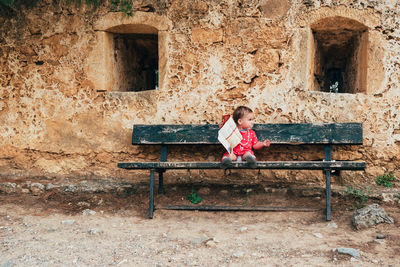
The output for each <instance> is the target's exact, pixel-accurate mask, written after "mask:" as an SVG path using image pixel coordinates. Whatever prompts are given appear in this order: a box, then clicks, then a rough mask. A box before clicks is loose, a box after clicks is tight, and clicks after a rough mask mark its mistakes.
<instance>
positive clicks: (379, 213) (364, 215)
mask: <svg viewBox="0 0 400 267" xmlns="http://www.w3.org/2000/svg"><path fill="white" fill-rule="evenodd" d="M351 223H352V224H353V226H354V227H355V228H356V229H358V230H359V229H363V228H368V227H371V226H374V225H377V224H379V223H389V224H390V223H394V221H393V218H392V217H390V216H389V215H387V214H386V212H385V210H384V209H383V208H381V207H379V205H378V204H372V205H369V206H367V207H365V208H362V209H358V210H356V211H355V212H354V214H353V217H352V219H351Z"/></svg>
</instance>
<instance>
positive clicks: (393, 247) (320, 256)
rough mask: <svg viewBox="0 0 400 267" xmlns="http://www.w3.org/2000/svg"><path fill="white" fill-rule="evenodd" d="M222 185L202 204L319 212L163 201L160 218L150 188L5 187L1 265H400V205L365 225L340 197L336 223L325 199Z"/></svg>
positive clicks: (175, 196)
mask: <svg viewBox="0 0 400 267" xmlns="http://www.w3.org/2000/svg"><path fill="white" fill-rule="evenodd" d="M218 190H219V191H220V193H219V194H214V191H213V190H210V189H209V188H206V190H203V193H204V195H203V202H202V203H203V204H235V205H237V204H240V205H264V206H265V205H267V206H303V207H315V208H317V209H318V210H317V211H313V212H293V211H285V212H198V211H197V212H196V211H168V210H161V209H159V210H156V211H155V215H154V218H153V219H151V220H150V219H147V194H146V192H120V193H115V194H92V195H76V194H75V195H72V194H71V195H67V194H55V193H54V194H52V193H48V194H46V195H42V196H32V195H29V194H24V195H1V196H0V201H1V202H0V203H1V204H0V242H1V249H0V266H245V265H247V266H400V256H399V255H400V224H399V219H400V214H399V207H400V206H399V205H398V204H383V203H380V204H381V206H382V207H384V208H385V210H386V212H387V213H388V214H389V215H390V216H392V217H393V218H394V219H395V224H392V225H388V224H380V225H377V226H376V227H372V228H368V229H365V230H360V231H355V230H354V229H353V228H352V226H351V222H350V220H351V216H352V214H353V211H351V210H349V207H351V206H352V204H353V203H354V200H353V199H343V198H342V197H341V198H338V197H333V201H332V202H333V211H332V221H331V222H327V221H325V216H324V211H323V208H324V201H325V200H324V198H319V197H311V198H304V197H303V198H300V197H294V196H288V195H277V194H266V193H265V192H264V193H262V192H258V191H257V190H252V191H250V192H248V191H246V190H243V188H225V189H221V188H219V189H218ZM188 192H189V193H190V189H189V188H177V187H172V188H169V189H168V193H167V194H166V195H164V196H160V197H157V199H156V202H157V205H158V206H162V205H164V204H167V203H176V202H180V203H181V204H182V203H185V204H190V203H189V202H188V200H187V198H186V196H187V195H188ZM246 192H247V193H246ZM217 196H218V197H217ZM372 202H375V203H376V201H370V203H372ZM370 203H369V204H370ZM329 223H335V224H336V225H337V228H335V227H332V226H334V225H333V224H329ZM377 235H384V238H383V239H376V237H377ZM339 247H346V248H353V249H357V250H359V251H360V253H361V258H360V259H355V258H352V257H351V256H349V255H344V254H339V253H338V252H337V251H335V249H336V248H339Z"/></svg>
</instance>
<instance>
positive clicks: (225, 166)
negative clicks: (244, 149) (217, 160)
mask: <svg viewBox="0 0 400 267" xmlns="http://www.w3.org/2000/svg"><path fill="white" fill-rule="evenodd" d="M230 167H232V160H231V159H230V158H223V159H222V161H221V168H222V169H228V168H230Z"/></svg>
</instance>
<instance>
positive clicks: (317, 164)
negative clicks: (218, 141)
mask: <svg viewBox="0 0 400 267" xmlns="http://www.w3.org/2000/svg"><path fill="white" fill-rule="evenodd" d="M118 167H119V168H123V169H130V170H135V169H136V170H140V169H142V170H147V169H155V170H157V169H221V163H220V162H120V163H118ZM364 168H365V162H357V161H258V162H257V167H256V168H255V169H292V170H293V169H297V170H325V169H332V170H363V169H364ZM231 169H249V167H248V166H247V164H246V162H234V163H233V166H232V168H231Z"/></svg>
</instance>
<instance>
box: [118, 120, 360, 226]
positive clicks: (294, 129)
mask: <svg viewBox="0 0 400 267" xmlns="http://www.w3.org/2000/svg"><path fill="white" fill-rule="evenodd" d="M253 129H254V131H255V132H256V134H257V137H258V139H259V140H264V139H269V140H270V141H271V145H272V146H273V145H276V144H279V145H320V146H321V145H323V147H324V155H325V156H324V159H323V160H321V161H258V162H257V167H256V168H255V169H281V170H322V171H323V173H324V175H325V179H326V220H327V221H329V220H331V200H330V198H331V190H330V184H331V172H332V170H363V169H364V168H365V162H360V161H335V160H333V159H332V152H331V151H332V146H333V145H335V146H336V145H361V144H362V142H363V137H362V124H361V123H329V124H309V123H298V124H256V125H254V128H253ZM217 137H218V125H214V124H205V125H134V126H133V134H132V144H133V145H143V146H144V145H146V146H149V145H151V146H153V145H158V146H160V149H161V159H160V161H159V162H121V163H118V167H119V168H123V169H129V170H132V169H136V170H138V169H142V170H143V169H146V170H149V171H150V195H149V218H152V217H153V211H154V210H155V206H154V173H155V172H158V176H159V187H158V192H159V193H163V173H164V172H165V171H166V170H168V169H189V170H190V169H220V168H221V167H220V162H206V161H204V162H168V161H167V147H168V145H186V146H197V145H218V144H219V145H220V143H219V142H218V139H217ZM321 149H322V146H321ZM223 152H224V148H223V146H222V145H221V155H222V153H223ZM231 169H249V167H248V166H247V164H246V162H234V163H233V166H232V167H231Z"/></svg>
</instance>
